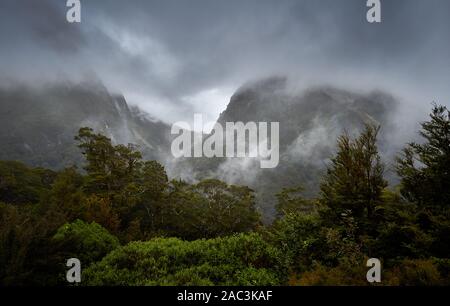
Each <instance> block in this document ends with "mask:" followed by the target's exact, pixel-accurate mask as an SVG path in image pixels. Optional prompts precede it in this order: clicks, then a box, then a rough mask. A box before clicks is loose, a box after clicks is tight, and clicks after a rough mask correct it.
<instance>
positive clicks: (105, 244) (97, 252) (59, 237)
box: [53, 220, 120, 265]
mask: <svg viewBox="0 0 450 306" xmlns="http://www.w3.org/2000/svg"><path fill="white" fill-rule="evenodd" d="M53 240H54V242H55V243H57V244H58V243H59V248H60V250H61V251H62V252H64V253H66V254H67V255H66V257H67V258H70V257H75V258H78V259H79V260H80V261H81V263H82V264H85V265H86V264H90V263H92V262H94V261H97V260H100V259H101V258H102V257H103V256H105V255H106V254H108V253H109V252H111V251H112V250H114V249H115V248H117V247H119V246H120V244H119V240H118V239H117V238H116V237H115V236H113V235H111V234H110V233H109V232H108V231H107V230H106V229H105V228H103V227H101V226H100V225H99V224H97V223H95V222H92V223H90V224H89V223H85V222H83V221H81V220H76V221H74V222H72V223H66V224H64V225H63V226H61V227H60V228H59V229H58V231H57V232H56V234H55V235H54V236H53Z"/></svg>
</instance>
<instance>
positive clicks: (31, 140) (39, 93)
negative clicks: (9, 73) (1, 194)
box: [0, 84, 170, 169]
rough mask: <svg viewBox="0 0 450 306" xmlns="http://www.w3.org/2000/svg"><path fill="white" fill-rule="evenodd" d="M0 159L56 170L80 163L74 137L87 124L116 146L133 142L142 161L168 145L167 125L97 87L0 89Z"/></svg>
mask: <svg viewBox="0 0 450 306" xmlns="http://www.w3.org/2000/svg"><path fill="white" fill-rule="evenodd" d="M0 107H1V112H0V160H20V161H23V162H25V163H27V164H30V165H33V166H42V167H49V168H52V169H59V168H62V167H64V166H67V165H72V164H78V163H79V162H80V160H81V155H80V153H79V150H78V149H77V148H76V145H75V142H74V136H75V135H76V133H77V132H78V129H79V128H80V127H82V126H89V127H92V128H94V129H95V130H97V131H101V132H103V133H105V134H106V135H107V136H109V137H110V138H111V139H112V140H113V141H114V142H116V143H135V144H137V145H139V148H140V150H141V151H142V152H143V153H144V155H145V157H146V158H148V159H159V158H160V157H161V156H164V155H165V153H166V152H167V150H168V148H169V146H170V144H169V139H168V135H169V133H170V130H169V127H168V126H167V125H165V124H163V123H161V122H158V121H154V120H152V119H151V118H150V117H149V116H147V115H146V114H144V113H142V112H140V110H139V109H137V108H131V107H129V106H128V104H127V102H126V101H125V98H124V97H123V96H120V95H112V94H110V93H109V92H108V91H107V89H106V88H105V87H103V86H102V85H101V84H78V85H73V84H58V85H54V86H50V87H46V88H41V89H32V88H30V87H16V88H8V89H0Z"/></svg>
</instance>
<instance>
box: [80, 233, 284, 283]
mask: <svg viewBox="0 0 450 306" xmlns="http://www.w3.org/2000/svg"><path fill="white" fill-rule="evenodd" d="M278 258H280V256H279V254H278V252H277V251H276V249H274V248H273V247H271V246H270V245H269V244H267V243H266V242H265V241H264V240H263V239H262V238H261V236H260V235H258V234H254V233H252V234H239V235H236V236H231V237H223V238H215V239H210V240H204V239H202V240H196V241H191V242H188V241H182V240H180V239H177V238H156V239H153V240H150V241H147V242H131V243H129V244H128V245H126V246H124V247H121V248H119V249H117V250H115V251H113V252H111V253H110V254H108V255H107V256H106V257H105V258H103V260H101V261H100V262H97V263H95V264H93V265H92V266H90V267H89V268H88V269H87V270H86V271H85V273H84V274H83V277H84V280H83V282H84V283H85V284H88V285H276V284H280V283H281V282H282V277H283V275H285V273H286V271H285V269H284V267H283V265H282V264H281V263H280V262H279V260H278Z"/></svg>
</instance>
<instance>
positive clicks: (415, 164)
mask: <svg viewBox="0 0 450 306" xmlns="http://www.w3.org/2000/svg"><path fill="white" fill-rule="evenodd" d="M421 125H422V130H421V131H420V135H421V136H422V137H423V138H424V142H423V143H421V144H419V143H415V142H412V143H410V144H408V146H407V147H406V148H405V149H404V150H403V154H402V155H401V156H399V157H398V158H397V172H398V175H399V176H400V177H401V179H402V180H401V186H402V188H401V193H402V195H403V196H404V197H405V198H407V199H408V200H410V201H412V202H416V203H418V204H419V205H421V206H426V207H435V208H444V207H449V205H450V111H449V110H447V108H446V107H445V106H438V105H434V106H433V110H432V112H431V114H430V120H429V121H426V122H423V123H422V124H421Z"/></svg>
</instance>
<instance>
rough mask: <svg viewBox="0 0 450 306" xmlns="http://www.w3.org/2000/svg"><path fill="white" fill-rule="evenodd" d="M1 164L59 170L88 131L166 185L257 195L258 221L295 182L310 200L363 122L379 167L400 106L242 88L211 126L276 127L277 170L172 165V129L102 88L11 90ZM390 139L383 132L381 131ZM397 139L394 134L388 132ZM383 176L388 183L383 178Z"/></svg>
mask: <svg viewBox="0 0 450 306" xmlns="http://www.w3.org/2000/svg"><path fill="white" fill-rule="evenodd" d="M0 104H1V107H2V112H1V120H0V122H1V126H0V128H1V129H0V130H1V131H2V132H1V134H0V146H1V148H0V152H1V153H0V159H2V160H5V159H13V160H22V161H24V162H26V163H27V164H30V165H34V166H44V167H51V168H56V169H58V168H62V167H64V166H68V165H71V164H79V165H80V164H81V155H80V154H79V151H78V149H77V148H76V146H75V142H74V139H73V137H74V135H75V134H76V132H77V130H78V129H79V128H80V127H82V126H89V127H92V128H94V129H95V130H96V131H99V132H102V133H104V134H106V135H107V136H109V137H110V138H112V139H113V141H114V142H115V143H125V144H126V143H135V144H137V145H138V146H139V148H140V150H141V151H142V152H143V154H144V157H145V158H146V159H156V160H158V161H160V162H161V163H163V164H165V165H166V167H167V169H168V172H169V175H170V176H171V177H172V178H183V179H186V180H191V181H192V180H199V179H202V178H210V177H215V178H219V179H222V180H225V181H227V182H229V183H234V184H244V185H248V186H250V187H251V188H253V189H255V191H256V192H257V195H258V199H259V205H260V207H261V209H262V211H263V212H264V213H265V215H266V216H270V215H272V214H273V207H274V194H275V193H277V192H278V191H280V188H281V187H289V186H296V185H298V184H302V185H303V186H304V187H306V189H307V190H309V192H308V193H307V195H309V196H312V195H314V193H315V192H317V186H318V183H319V179H320V176H321V174H322V173H323V171H324V169H325V168H326V165H327V163H328V161H329V158H330V156H331V155H332V154H333V152H334V151H335V145H336V139H337V137H338V136H339V135H341V134H342V133H344V132H347V133H349V134H350V135H357V133H358V132H359V131H361V129H362V127H363V126H364V124H365V123H372V124H380V125H381V126H382V129H381V132H380V139H379V144H380V151H381V154H382V156H383V158H384V160H385V161H387V162H388V163H389V162H390V161H392V157H393V155H394V154H395V153H396V152H397V151H398V150H399V148H400V146H401V145H403V143H404V142H405V141H407V140H408V139H403V141H401V142H398V141H397V139H396V138H393V132H392V131H393V130H395V122H394V117H395V113H396V109H397V106H398V102H397V101H396V99H395V98H394V97H392V96H391V95H389V94H387V93H383V92H381V91H374V92H371V93H368V94H360V93H354V92H350V91H347V90H342V89H336V88H332V87H328V86H326V87H325V86H324V87H312V88H308V89H306V90H301V91H295V90H294V91H293V90H291V89H290V87H289V84H288V81H287V79H286V78H283V77H272V78H267V79H263V80H261V81H257V82H252V83H248V84H246V85H244V86H242V87H241V88H239V89H238V90H237V91H236V92H235V93H234V95H233V96H232V97H231V99H230V102H229V104H228V106H227V108H226V110H225V111H224V112H222V113H221V115H220V117H219V119H218V122H220V123H222V124H223V125H224V123H225V122H237V121H242V122H249V121H254V122H262V121H265V122H279V123H280V162H279V165H278V166H277V167H276V168H274V169H261V168H260V164H259V161H258V160H257V159H255V158H191V159H190V158H187V159H176V160H175V159H173V158H172V157H171V156H172V155H171V153H170V144H171V139H173V137H174V136H173V135H171V134H170V126H168V125H166V124H164V123H162V122H159V121H157V120H154V119H152V118H151V117H150V116H149V115H147V114H146V113H145V112H143V111H141V110H139V109H138V108H137V107H130V106H129V105H128V104H127V102H126V100H125V98H124V97H123V96H121V95H114V94H111V93H109V92H108V90H107V89H106V88H105V87H103V86H102V85H101V84H98V83H94V84H88V83H82V84H78V85H73V84H70V83H67V84H59V85H53V86H47V87H45V88H40V89H32V88H30V87H15V88H10V89H2V90H1V91H0ZM388 131H389V132H388ZM394 134H395V133H394ZM388 177H391V178H393V176H392V173H389V172H388Z"/></svg>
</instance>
